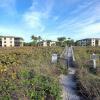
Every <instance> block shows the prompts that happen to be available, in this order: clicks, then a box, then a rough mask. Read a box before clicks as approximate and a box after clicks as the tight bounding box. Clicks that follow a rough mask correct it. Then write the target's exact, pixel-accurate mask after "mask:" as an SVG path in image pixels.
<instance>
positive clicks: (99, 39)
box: [77, 38, 100, 41]
mask: <svg viewBox="0 0 100 100" xmlns="http://www.w3.org/2000/svg"><path fill="white" fill-rule="evenodd" d="M91 39H96V40H100V38H85V39H81V40H77V41H82V40H91Z"/></svg>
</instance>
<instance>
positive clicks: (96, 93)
mask: <svg viewBox="0 0 100 100" xmlns="http://www.w3.org/2000/svg"><path fill="white" fill-rule="evenodd" d="M74 53H75V58H76V62H77V66H78V67H77V68H78V71H77V75H78V78H79V81H80V82H81V84H82V86H83V88H82V89H81V90H80V92H81V93H83V92H84V91H85V93H83V95H84V96H87V97H86V98H87V100H94V99H95V100H100V48H99V47H74ZM93 53H95V54H96V55H98V59H97V61H96V63H97V68H96V69H94V68H93V61H92V60H90V56H91V55H92V54H93ZM83 90H84V91H83ZM86 93H87V94H88V95H86Z"/></svg>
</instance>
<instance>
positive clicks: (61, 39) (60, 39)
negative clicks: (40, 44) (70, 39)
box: [57, 37, 66, 42]
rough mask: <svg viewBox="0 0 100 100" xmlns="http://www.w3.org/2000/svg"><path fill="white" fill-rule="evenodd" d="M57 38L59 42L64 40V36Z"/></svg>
mask: <svg viewBox="0 0 100 100" xmlns="http://www.w3.org/2000/svg"><path fill="white" fill-rule="evenodd" d="M57 40H58V41H59V42H64V41H65V40H66V37H59V38H57Z"/></svg>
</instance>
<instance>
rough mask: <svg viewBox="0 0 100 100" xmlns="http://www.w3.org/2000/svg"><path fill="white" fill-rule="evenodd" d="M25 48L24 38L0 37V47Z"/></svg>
mask: <svg viewBox="0 0 100 100" xmlns="http://www.w3.org/2000/svg"><path fill="white" fill-rule="evenodd" d="M20 46H23V38H21V37H14V36H0V47H20Z"/></svg>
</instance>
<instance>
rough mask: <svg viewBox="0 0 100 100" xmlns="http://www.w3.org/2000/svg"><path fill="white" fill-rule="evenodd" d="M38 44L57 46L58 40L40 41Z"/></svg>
mask: <svg viewBox="0 0 100 100" xmlns="http://www.w3.org/2000/svg"><path fill="white" fill-rule="evenodd" d="M38 46H44V47H46V46H56V41H40V42H39V43H38Z"/></svg>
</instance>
